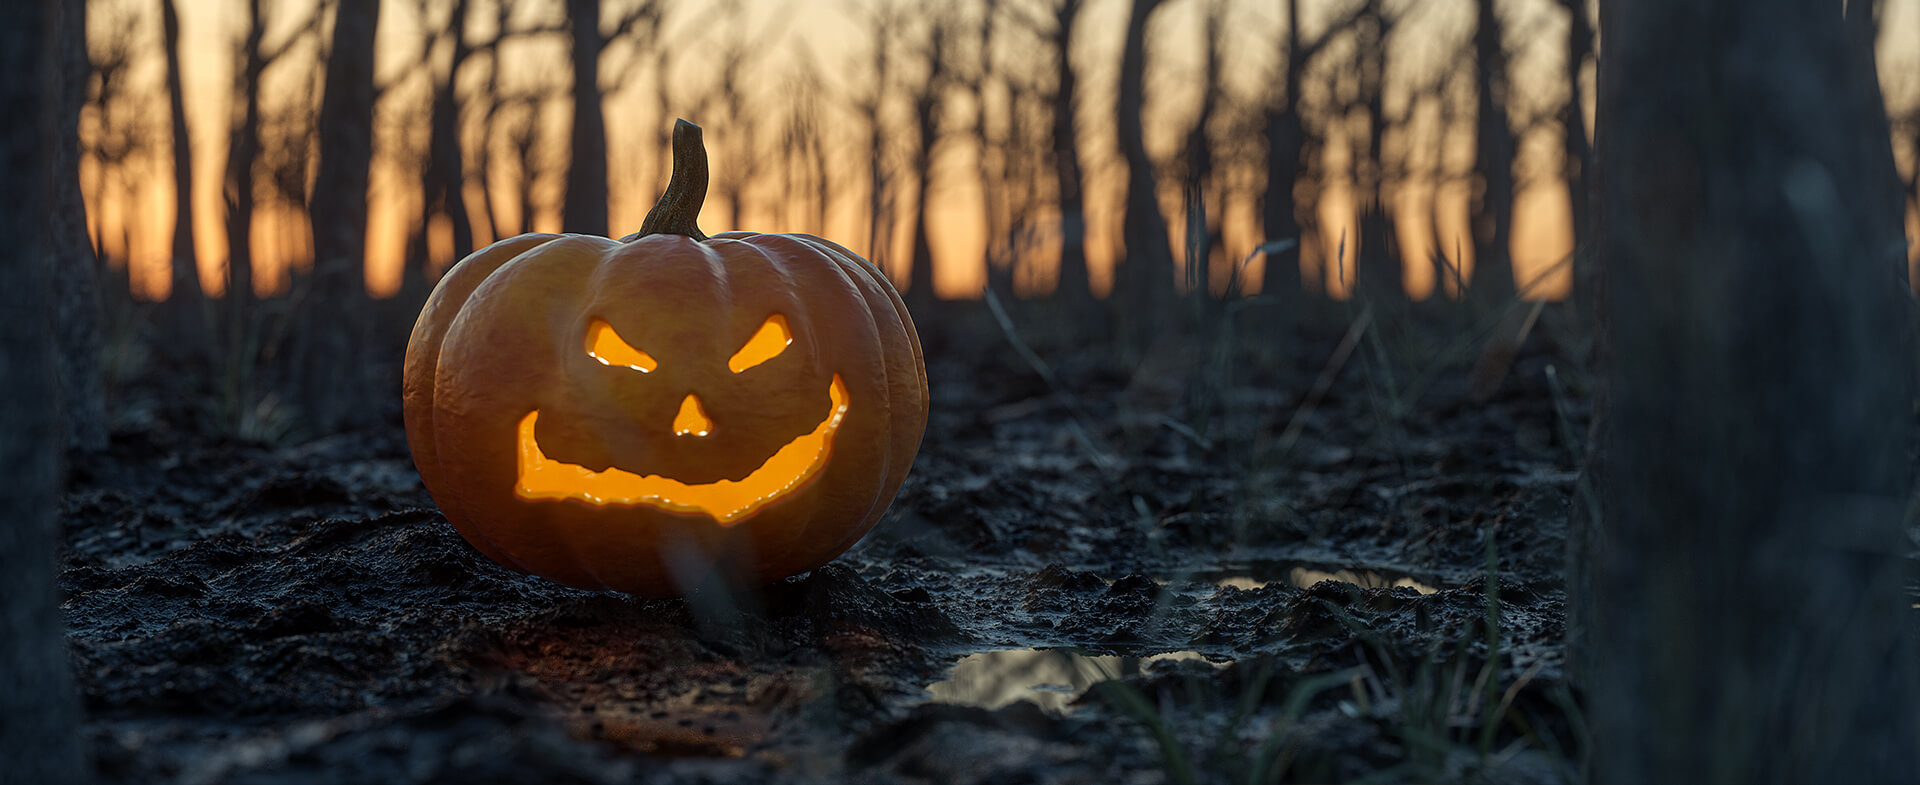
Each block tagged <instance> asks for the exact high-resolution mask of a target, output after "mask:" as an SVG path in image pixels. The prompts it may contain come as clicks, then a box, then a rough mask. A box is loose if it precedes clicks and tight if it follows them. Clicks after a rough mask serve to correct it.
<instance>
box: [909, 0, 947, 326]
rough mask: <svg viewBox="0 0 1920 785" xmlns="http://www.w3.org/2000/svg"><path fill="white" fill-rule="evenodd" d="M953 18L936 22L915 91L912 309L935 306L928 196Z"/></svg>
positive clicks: (931, 182) (942, 18) (944, 98)
mask: <svg viewBox="0 0 1920 785" xmlns="http://www.w3.org/2000/svg"><path fill="white" fill-rule="evenodd" d="M950 24H951V19H950V17H947V16H944V15H943V16H940V17H939V18H937V19H935V20H934V22H933V26H932V27H933V29H932V30H931V31H930V32H929V34H928V36H929V38H928V42H927V76H926V81H924V82H922V83H920V84H919V85H917V86H916V87H915V88H914V91H913V128H914V132H915V136H914V139H915V144H914V148H913V159H912V161H913V176H914V202H913V210H914V221H913V262H912V266H911V267H910V269H909V271H908V274H907V291H906V293H905V297H906V300H907V305H908V306H909V307H912V308H915V309H920V308H925V307H928V306H930V305H932V304H933V301H934V299H935V294H934V290H933V287H934V284H933V242H932V240H931V239H930V238H929V237H928V236H927V222H928V221H927V219H928V218H929V217H930V216H931V215H932V210H931V209H930V207H929V205H928V204H927V197H928V195H929V194H931V193H932V191H933V156H934V153H935V152H937V148H938V147H939V144H940V134H941V122H940V116H941V111H942V104H944V103H945V101H946V91H947V60H946V58H947V36H948V35H949V25H950Z"/></svg>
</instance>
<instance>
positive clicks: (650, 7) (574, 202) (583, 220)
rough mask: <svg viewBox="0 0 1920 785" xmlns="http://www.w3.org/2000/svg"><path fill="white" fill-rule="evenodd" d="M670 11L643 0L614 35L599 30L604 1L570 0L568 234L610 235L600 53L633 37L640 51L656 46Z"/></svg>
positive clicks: (564, 217) (564, 211) (564, 214)
mask: <svg viewBox="0 0 1920 785" xmlns="http://www.w3.org/2000/svg"><path fill="white" fill-rule="evenodd" d="M665 13H666V0H641V2H639V3H637V4H635V5H634V6H632V7H630V8H629V9H627V12H626V13H625V14H624V15H622V16H621V17H620V18H619V19H618V20H617V21H616V22H615V23H614V26H613V31H612V32H611V33H603V32H602V28H601V4H600V0H567V20H568V23H569V24H570V25H571V27H570V30H571V32H572V36H573V38H572V41H573V43H572V47H571V49H570V50H569V51H570V58H571V62H572V65H573V131H572V137H571V142H570V144H569V145H568V152H569V154H570V156H571V159H572V160H571V163H570V164H569V165H568V167H567V188H566V196H565V201H564V202H563V206H562V208H561V219H560V220H561V226H562V228H563V229H565V230H566V231H568V232H576V233H581V234H591V235H597V236H601V237H605V236H607V232H608V230H609V229H608V218H607V207H608V204H607V199H608V193H607V121H606V114H605V110H604V108H603V106H602V104H601V102H602V96H603V95H604V93H605V92H608V91H607V90H605V86H604V85H603V84H602V83H601V81H600V55H601V53H602V52H603V51H604V50H605V49H606V47H607V45H608V44H609V43H611V42H612V41H614V40H617V39H619V38H622V37H625V36H627V35H635V41H636V43H635V44H634V45H635V46H636V47H639V48H640V49H643V50H644V49H647V48H649V47H651V46H652V45H653V42H654V41H655V40H656V39H657V37H658V35H659V30H660V22H661V19H662V17H663V16H664V15H665Z"/></svg>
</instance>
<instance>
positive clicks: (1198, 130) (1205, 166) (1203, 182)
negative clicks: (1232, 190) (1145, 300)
mask: <svg viewBox="0 0 1920 785" xmlns="http://www.w3.org/2000/svg"><path fill="white" fill-rule="evenodd" d="M1204 14H1205V15H1204V18H1203V19H1202V21H1201V28H1200V29H1201V39H1202V43H1201V47H1202V49H1201V51H1202V56H1201V68H1200V73H1201V76H1200V111H1199V112H1198V113H1196V114H1195V115H1194V118H1193V125H1191V126H1189V127H1188V128H1187V133H1186V139H1185V142H1184V143H1183V144H1182V147H1181V156H1180V163H1181V167H1182V168H1183V169H1184V171H1182V172H1181V173H1180V179H1181V180H1182V181H1183V182H1184V184H1185V187H1186V190H1187V192H1188V193H1189V194H1190V195H1191V200H1192V202H1193V204H1192V205H1190V209H1197V210H1199V211H1202V212H1203V213H1204V214H1200V213H1195V214H1190V215H1188V216H1187V221H1189V222H1192V221H1194V220H1195V218H1196V217H1198V218H1199V219H1200V220H1201V221H1202V222H1203V224H1204V226H1203V229H1204V231H1205V236H1204V237H1201V238H1190V239H1199V240H1201V241H1202V242H1200V243H1197V244H1190V246H1189V248H1188V251H1189V253H1191V252H1193V251H1195V250H1201V251H1202V252H1203V253H1202V254H1201V258H1198V259H1195V258H1191V257H1190V258H1188V259H1187V264H1186V268H1187V271H1186V278H1187V286H1188V287H1189V288H1190V289H1191V290H1192V295H1193V296H1194V297H1197V298H1206V297H1208V296H1209V295H1210V294H1211V289H1210V287H1209V286H1208V280H1209V277H1210V272H1211V269H1210V268H1211V262H1212V260H1211V259H1210V258H1208V256H1207V255H1206V253H1205V252H1206V251H1209V250H1211V249H1215V248H1219V247H1221V245H1222V243H1221V240H1222V235H1221V232H1222V226H1223V222H1222V220H1221V216H1222V215H1223V214H1224V213H1225V212H1226V209H1225V208H1226V204H1225V203H1226V198H1225V197H1226V191H1225V189H1224V188H1222V187H1220V183H1219V182H1218V181H1217V178H1216V177H1215V174H1216V173H1215V171H1214V164H1215V157H1216V153H1215V151H1214V143H1213V139H1212V137H1211V136H1210V134H1211V133H1212V132H1213V126H1214V124H1215V122H1216V120H1215V116H1216V115H1218V114H1219V113H1220V111H1221V106H1220V104H1221V103H1222V102H1223V101H1224V100H1225V93H1226V88H1225V86H1224V85H1223V84H1222V83H1221V78H1220V77H1221V73H1222V71H1223V69H1224V65H1225V64H1224V58H1225V55H1226V51H1225V50H1226V41H1225V39H1226V19H1227V5H1226V3H1225V2H1223V0H1211V2H1209V3H1208V4H1207V6H1206V9H1205V12H1204Z"/></svg>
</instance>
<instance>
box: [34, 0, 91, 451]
mask: <svg viewBox="0 0 1920 785" xmlns="http://www.w3.org/2000/svg"><path fill="white" fill-rule="evenodd" d="M52 14H53V16H54V23H55V24H56V25H57V27H56V28H55V29H56V30H57V31H58V32H59V35H60V36H61V38H59V39H56V40H59V41H60V42H61V43H60V47H59V49H58V50H57V52H56V53H55V61H54V63H55V64H54V66H53V68H54V72H53V75H52V77H51V78H50V79H49V80H48V82H47V86H48V87H49V88H51V89H52V90H53V91H54V93H53V97H52V100H51V101H50V102H49V105H48V109H47V111H48V114H49V115H50V116H51V117H52V118H53V120H54V126H53V133H54V135H55V136H54V139H53V141H52V142H51V143H50V147H49V149H48V156H47V161H48V165H50V166H52V167H53V179H52V181H51V182H50V183H49V186H48V187H49V189H50V190H49V191H48V200H49V203H48V212H47V218H46V220H44V221H42V222H40V224H39V226H40V229H41V230H42V231H44V232H46V233H47V245H46V247H47V249H48V250H49V251H50V252H51V253H52V254H53V256H52V262H53V264H54V267H53V279H52V283H53V293H54V298H55V299H54V314H53V318H54V325H55V330H56V335H55V340H56V345H57V346H58V347H59V350H60V353H59V361H60V393H61V397H62V401H63V404H64V406H65V409H66V411H65V417H66V422H67V431H66V435H67V445H68V446H70V447H77V448H79V449H83V450H98V449H102V448H104V447H106V446H107V414H106V389H105V382H104V380H103V379H102V378H101V373H100V367H101V362H100V316H101V313H100V285H99V280H98V277H97V276H98V272H99V264H98V260H96V259H95V258H94V253H93V245H92V242H91V241H90V240H89V239H88V237H87V206H86V202H85V201H84V200H83V199H81V197H80V108H81V107H83V106H85V105H86V102H87V72H88V70H89V68H88V63H87V33H86V28H87V11H86V4H85V3H80V2H65V3H60V4H58V6H57V7H56V8H55V9H54V10H53V12H52Z"/></svg>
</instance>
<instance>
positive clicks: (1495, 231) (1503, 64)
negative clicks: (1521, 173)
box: [1467, 0, 1516, 307]
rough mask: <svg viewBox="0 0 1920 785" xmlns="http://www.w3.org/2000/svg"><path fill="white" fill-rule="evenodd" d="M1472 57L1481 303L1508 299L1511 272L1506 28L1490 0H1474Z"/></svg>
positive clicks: (1471, 287)
mask: <svg viewBox="0 0 1920 785" xmlns="http://www.w3.org/2000/svg"><path fill="white" fill-rule="evenodd" d="M1474 15H1475V27H1474V33H1473V51H1474V63H1475V65H1476V66H1477V71H1478V84H1479V91H1478V93H1479V96H1478V98H1477V99H1476V100H1477V101H1478V104H1477V106H1478V109H1477V111H1476V112H1475V118H1474V126H1475V132H1474V151H1475V157H1474V164H1475V167H1476V168H1477V169H1479V170H1480V199H1479V202H1478V204H1477V205H1476V207H1475V211H1474V216H1473V226H1474V237H1475V238H1476V239H1478V240H1479V241H1480V247H1479V248H1477V249H1475V251H1474V255H1473V278H1472V279H1471V280H1470V281H1469V282H1468V290H1467V291H1468V294H1469V295H1470V296H1471V297H1472V298H1473V299H1474V300H1475V301H1476V302H1479V303H1481V304H1482V305H1485V306H1492V307H1500V306H1505V305H1506V304H1508V303H1509V302H1512V300H1513V296H1514V292H1515V291H1516V289H1515V287H1516V282H1515V280H1514V273H1513V156H1514V147H1515V142H1514V138H1513V127H1512V126H1511V125H1509V124H1508V122H1507V92H1508V90H1507V88H1508V80H1507V44H1506V28H1505V27H1504V26H1503V25H1502V24H1501V23H1500V15H1499V13H1498V12H1497V11H1495V10H1494V7H1493V0H1474Z"/></svg>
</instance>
